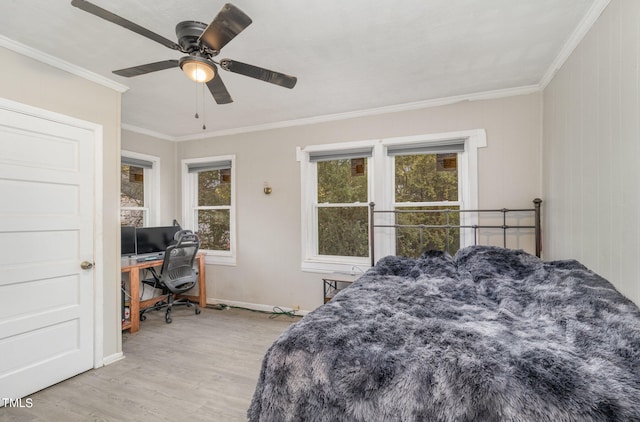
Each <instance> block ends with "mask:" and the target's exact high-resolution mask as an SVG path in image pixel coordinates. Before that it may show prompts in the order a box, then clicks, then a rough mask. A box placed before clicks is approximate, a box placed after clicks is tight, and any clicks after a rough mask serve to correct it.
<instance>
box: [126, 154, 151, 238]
mask: <svg viewBox="0 0 640 422" xmlns="http://www.w3.org/2000/svg"><path fill="white" fill-rule="evenodd" d="M144 193H145V192H144V169H143V168H142V167H136V166H130V165H126V164H123V165H122V166H121V167H120V224H121V225H123V226H132V227H143V226H144V225H145V222H146V212H147V209H146V208H145V203H144Z"/></svg>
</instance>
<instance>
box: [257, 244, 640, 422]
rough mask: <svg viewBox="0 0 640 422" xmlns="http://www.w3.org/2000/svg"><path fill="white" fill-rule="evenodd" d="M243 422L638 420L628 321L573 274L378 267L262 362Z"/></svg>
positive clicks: (638, 369)
mask: <svg viewBox="0 0 640 422" xmlns="http://www.w3.org/2000/svg"><path fill="white" fill-rule="evenodd" d="M248 418H249V420H250V421H277V422H284V421H327V422H335V421H362V422H372V421H455V422H461V421H536V422H547V421H548V422H562V421H575V422H583V421H585V422H586V421H625V422H626V421H640V311H639V310H638V308H637V307H636V306H635V305H634V304H633V303H632V302H630V301H629V300H627V299H625V298H624V297H623V296H622V295H620V294H619V293H618V292H617V291H616V290H615V289H614V288H613V286H612V285H611V284H610V283H609V282H607V281H606V280H604V279H603V278H601V277H600V276H598V275H596V274H595V273H593V272H591V271H589V270H588V269H587V268H585V267H584V266H583V265H581V264H580V263H578V262H577V261H556V262H543V261H541V260H539V259H538V258H536V257H534V256H531V255H528V254H526V253H524V252H522V251H513V250H508V249H502V248H495V247H486V246H475V247H470V248H465V249H463V250H461V251H459V252H458V253H457V254H456V256H455V258H452V257H451V256H449V255H447V254H444V253H441V252H431V253H426V254H425V255H423V256H422V257H421V258H420V259H417V260H413V259H407V258H400V257H386V258H383V259H381V260H380V261H379V262H378V264H377V265H376V266H375V267H374V268H372V269H371V270H369V271H368V272H367V273H366V274H365V275H363V276H362V277H361V278H360V279H359V280H358V281H357V282H355V283H354V284H353V285H351V286H350V287H349V288H347V289H345V290H343V291H341V292H340V293H339V294H337V295H336V296H335V298H334V299H333V300H332V301H331V302H329V303H327V304H326V305H324V306H321V307H320V308H318V309H317V310H315V311H314V312H311V313H310V314H308V315H307V316H305V317H304V318H303V319H302V320H300V321H299V322H297V323H295V324H293V325H292V326H291V327H290V328H289V329H287V331H285V332H284V333H283V334H282V336H281V337H280V338H279V339H278V340H277V341H276V342H275V343H274V344H273V345H272V346H271V348H270V349H269V350H268V352H267V354H266V355H265V357H264V361H263V366H262V371H261V374H260V378H259V380H258V385H257V387H256V390H255V393H254V397H253V401H252V403H251V407H250V408H249V410H248Z"/></svg>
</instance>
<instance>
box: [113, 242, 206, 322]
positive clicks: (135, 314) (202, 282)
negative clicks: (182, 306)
mask: <svg viewBox="0 0 640 422" xmlns="http://www.w3.org/2000/svg"><path fill="white" fill-rule="evenodd" d="M161 265H162V259H157V260H154V261H140V262H138V261H136V260H135V259H130V258H123V259H122V270H121V271H122V274H124V273H129V294H130V295H131V298H130V299H129V313H130V320H129V322H127V321H125V322H123V323H122V329H123V330H127V329H128V330H130V332H132V333H135V332H136V331H138V330H139V329H140V309H144V308H146V307H149V306H153V305H154V304H156V303H157V302H160V301H161V300H163V299H165V298H166V297H167V296H166V295H161V296H157V297H153V298H151V299H147V300H143V301H141V300H140V270H143V269H145V268H151V267H158V266H161ZM196 265H197V266H198V286H197V289H198V295H197V296H193V295H176V298H187V299H189V300H190V301H193V302H196V303H198V305H199V306H200V307H201V308H204V307H205V306H207V283H206V277H205V275H204V254H198V255H197V256H196Z"/></svg>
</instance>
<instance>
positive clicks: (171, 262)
mask: <svg viewBox="0 0 640 422" xmlns="http://www.w3.org/2000/svg"><path fill="white" fill-rule="evenodd" d="M174 240H176V241H177V243H176V244H174V245H171V246H169V247H167V250H166V251H165V254H164V260H163V261H162V268H161V270H160V273H158V272H157V271H156V270H155V268H150V269H149V271H150V272H151V275H152V276H153V278H150V279H145V280H142V282H143V283H144V284H147V285H149V286H152V287H154V288H157V289H161V290H162V295H163V296H166V300H161V301H159V302H157V303H156V304H154V305H152V306H150V307H148V308H145V309H142V310H140V320H141V321H144V320H145V319H147V317H146V315H145V313H146V312H148V311H154V310H160V309H166V311H165V316H164V319H165V321H166V323H167V324H170V323H171V322H172V321H173V320H172V319H171V310H172V309H173V307H174V306H178V305H186V306H189V307H190V306H194V307H195V313H196V315H198V314H200V308H199V307H198V305H197V304H195V303H192V302H190V301H189V300H188V299H186V298H184V299H183V298H181V299H176V298H175V297H176V295H179V294H181V293H184V292H186V291H188V290H191V289H192V288H194V287H195V285H196V283H197V281H198V273H197V271H196V270H195V268H194V267H193V263H194V261H195V257H196V254H197V252H198V248H199V246H200V239H198V236H197V235H196V234H195V233H193V232H192V231H191V230H181V231H179V232H177V233H176V234H175V236H174Z"/></svg>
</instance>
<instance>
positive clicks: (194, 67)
mask: <svg viewBox="0 0 640 422" xmlns="http://www.w3.org/2000/svg"><path fill="white" fill-rule="evenodd" d="M71 5H73V6H75V7H77V8H79V9H81V10H84V11H85V12H88V13H91V14H93V15H96V16H98V17H100V18H102V19H105V20H107V21H109V22H112V23H115V24H117V25H120V26H122V27H124V28H127V29H129V30H131V31H133V32H135V33H137V34H140V35H142V36H144V37H147V38H149V39H151V40H153V41H155V42H158V43H160V44H162V45H164V46H165V47H168V48H170V49H172V50H178V51H180V52H182V53H185V54H186V56H184V57H182V58H180V59H179V60H163V61H160V62H155V63H147V64H143V65H140V66H134V67H128V68H126V69H120V70H114V71H113V73H115V74H116V75H120V76H125V77H128V78H129V77H132V76H139V75H144V74H147V73H150V72H156V71H159V70H164V69H170V68H174V67H180V68H181V69H182V70H183V71H184V72H185V73H186V74H187V76H188V77H189V78H190V79H191V80H193V81H195V82H203V83H206V84H207V87H208V88H209V91H210V92H211V95H212V96H213V98H214V100H215V101H216V103H218V104H228V103H231V102H233V100H232V99H231V95H229V92H228V91H227V88H226V87H225V85H224V83H223V82H222V78H220V74H219V72H218V66H219V67H220V68H222V69H224V70H227V71H229V72H233V73H239V74H241V75H245V76H249V77H251V78H255V79H259V80H261V81H265V82H269V83H272V84H275V85H278V86H282V87H285V88H290V89H291V88H293V87H294V86H295V85H296V82H297V78H296V77H295V76H289V75H285V74H284V73H279V72H274V71H273V70H268V69H264V68H261V67H257V66H253V65H250V64H246V63H241V62H238V61H236V60H230V59H221V60H220V61H219V62H216V61H214V60H213V58H214V57H215V56H217V55H218V54H219V53H220V50H221V49H222V47H224V46H225V45H227V43H229V41H231V40H232V39H234V38H235V37H236V35H238V34H239V33H240V32H242V31H243V30H244V29H245V28H246V27H247V26H249V25H250V24H251V22H252V20H251V18H250V17H249V16H247V15H246V14H245V13H244V12H243V11H242V10H240V9H238V8H237V7H236V6H234V5H232V4H230V3H227V4H225V5H224V6H223V7H222V10H220V12H219V13H218V15H217V16H216V17H215V18H214V19H213V21H211V23H210V24H209V25H206V24H204V23H202V22H196V21H184V22H180V23H178V24H177V25H176V36H177V37H178V42H177V43H175V42H173V41H171V40H169V39H167V38H165V37H163V36H161V35H159V34H156V33H155V32H152V31H150V30H148V29H146V28H144V27H142V26H140V25H138V24H136V23H133V22H131V21H129V20H127V19H125V18H123V17H120V16H118V15H116V14H114V13H112V12H109V11H108V10H105V9H103V8H101V7H99V6H96V5H95V4H93V3H90V2H88V1H85V0H72V1H71Z"/></svg>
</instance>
